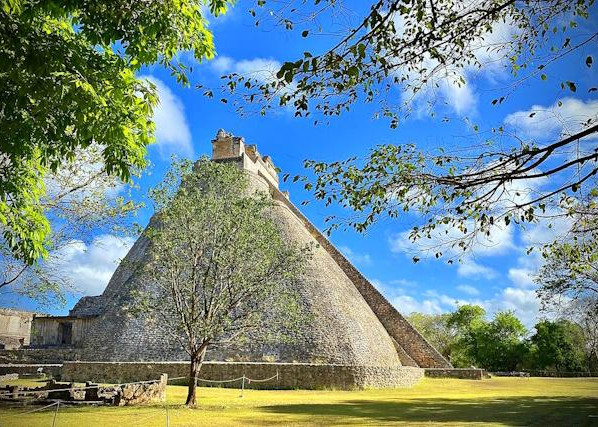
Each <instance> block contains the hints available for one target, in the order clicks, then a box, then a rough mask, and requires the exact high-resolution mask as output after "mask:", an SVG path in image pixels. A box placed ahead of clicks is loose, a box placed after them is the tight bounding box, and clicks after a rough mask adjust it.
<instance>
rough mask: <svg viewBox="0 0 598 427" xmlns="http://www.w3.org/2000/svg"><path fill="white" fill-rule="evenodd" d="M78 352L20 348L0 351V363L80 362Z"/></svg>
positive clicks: (64, 349)
mask: <svg viewBox="0 0 598 427" xmlns="http://www.w3.org/2000/svg"><path fill="white" fill-rule="evenodd" d="M80 359H81V352H80V350H77V349H73V348H20V349H17V350H0V363H5V364H6V363H12V364H23V363H25V364H40V363H42V364H44V363H62V362H64V361H65V360H80Z"/></svg>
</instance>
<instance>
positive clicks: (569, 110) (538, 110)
mask: <svg viewBox="0 0 598 427" xmlns="http://www.w3.org/2000/svg"><path fill="white" fill-rule="evenodd" d="M559 102H560V103H561V105H560V106H559ZM596 116H598V101H587V102H585V101H581V100H579V99H575V98H563V99H561V100H560V101H558V102H555V103H554V104H553V105H550V106H543V105H533V106H532V107H531V108H530V109H529V110H526V111H518V112H516V113H512V114H509V115H508V116H507V117H506V118H505V120H504V122H505V124H506V125H507V126H508V127H510V128H512V130H514V131H515V132H516V133H517V134H518V135H519V136H521V137H523V138H529V139H536V140H546V139H551V138H555V137H556V136H564V135H572V134H575V133H577V132H579V131H581V130H582V129H583V128H584V126H583V125H582V123H583V122H585V121H586V120H588V119H589V118H592V117H594V118H595V117H596ZM593 138H596V136H593Z"/></svg>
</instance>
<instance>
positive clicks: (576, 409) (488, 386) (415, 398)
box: [0, 378, 598, 427]
mask: <svg viewBox="0 0 598 427" xmlns="http://www.w3.org/2000/svg"><path fill="white" fill-rule="evenodd" d="M185 395H186V389H185V387H182V386H169V387H168V391H167V396H168V400H167V402H166V403H165V404H160V405H151V406H141V407H121V408H117V407H76V408H71V407H69V408H63V407H61V408H60V409H59V411H58V414H57V416H56V426H77V427H79V426H94V427H99V426H122V427H133V426H165V425H166V413H167V412H168V417H169V420H170V425H171V426H210V427H212V426H220V425H273V424H279V425H298V424H304V425H313V424H315V425H351V424H352V425H363V424H370V425H397V424H399V425H400V424H403V425H409V426H413V425H415V426H417V425H426V426H427V425H437V424H441V425H453V426H456V425H463V424H467V423H475V424H477V425H506V426H526V425H541V426H547V427H550V426H560V425H565V426H593V425H595V426H598V379H556V378H554V379H553V378H531V379H530V378H492V379H490V380H484V381H472V380H452V379H446V380H444V379H424V380H423V381H421V382H420V383H419V384H418V385H417V386H415V387H413V388H409V389H397V390H365V391H305V390H288V391H283V390H280V391H266V390H246V391H245V395H244V397H243V398H240V397H239V390H235V389H220V388H201V389H200V390H199V399H200V401H199V404H200V406H199V408H197V409H187V408H185V407H183V406H182V405H181V402H184V399H185ZM27 409H29V408H27ZM27 409H24V408H17V409H6V408H2V409H0V426H51V425H52V419H53V417H54V412H53V408H52V409H51V410H47V411H42V412H38V413H34V414H29V415H18V414H19V413H21V412H24V411H25V410H27ZM167 409H168V411H167Z"/></svg>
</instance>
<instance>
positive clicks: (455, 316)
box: [447, 305, 528, 371]
mask: <svg viewBox="0 0 598 427" xmlns="http://www.w3.org/2000/svg"><path fill="white" fill-rule="evenodd" d="M447 325H448V326H449V327H450V328H452V329H453V330H454V335H455V340H454V342H453V345H452V350H451V363H452V364H453V365H454V366H455V367H470V366H478V367H481V368H484V369H488V370H492V371H512V370H515V369H516V368H517V367H519V366H521V364H522V362H523V360H524V359H525V357H526V354H527V352H528V349H527V345H526V342H525V340H524V338H525V333H526V330H525V327H524V326H523V324H522V323H521V321H519V319H517V317H515V315H514V314H513V313H512V312H498V313H496V314H495V315H494V317H493V319H492V320H491V321H487V320H486V311H485V310H484V309H483V308H482V307H480V306H477V305H463V306H461V307H459V308H458V309H457V310H456V311H455V312H453V313H450V315H449V317H448V321H447Z"/></svg>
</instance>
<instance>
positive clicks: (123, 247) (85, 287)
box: [52, 234, 134, 295]
mask: <svg viewBox="0 0 598 427" xmlns="http://www.w3.org/2000/svg"><path fill="white" fill-rule="evenodd" d="M133 243H134V242H133V239H131V238H120V237H116V236H113V235H111V234H103V235H100V236H97V237H95V238H94V239H93V240H92V241H91V242H90V243H84V242H82V241H81V240H73V241H72V242H70V244H68V245H66V246H64V247H63V248H62V249H61V250H60V251H59V252H58V253H54V254H53V255H52V260H53V261H52V264H53V267H54V268H57V269H60V270H61V273H62V274H63V275H64V276H65V277H66V278H68V279H69V280H70V282H71V283H72V284H73V287H74V289H75V290H76V291H77V292H80V293H81V294H83V295H99V294H101V293H102V292H103V291H104V289H105V288H106V285H107V284H108V281H109V280H110V278H111V277H112V273H114V270H116V267H117V266H118V263H119V262H120V260H121V259H122V258H123V257H124V256H125V255H126V254H127V252H128V251H129V249H130V248H131V246H133Z"/></svg>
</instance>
